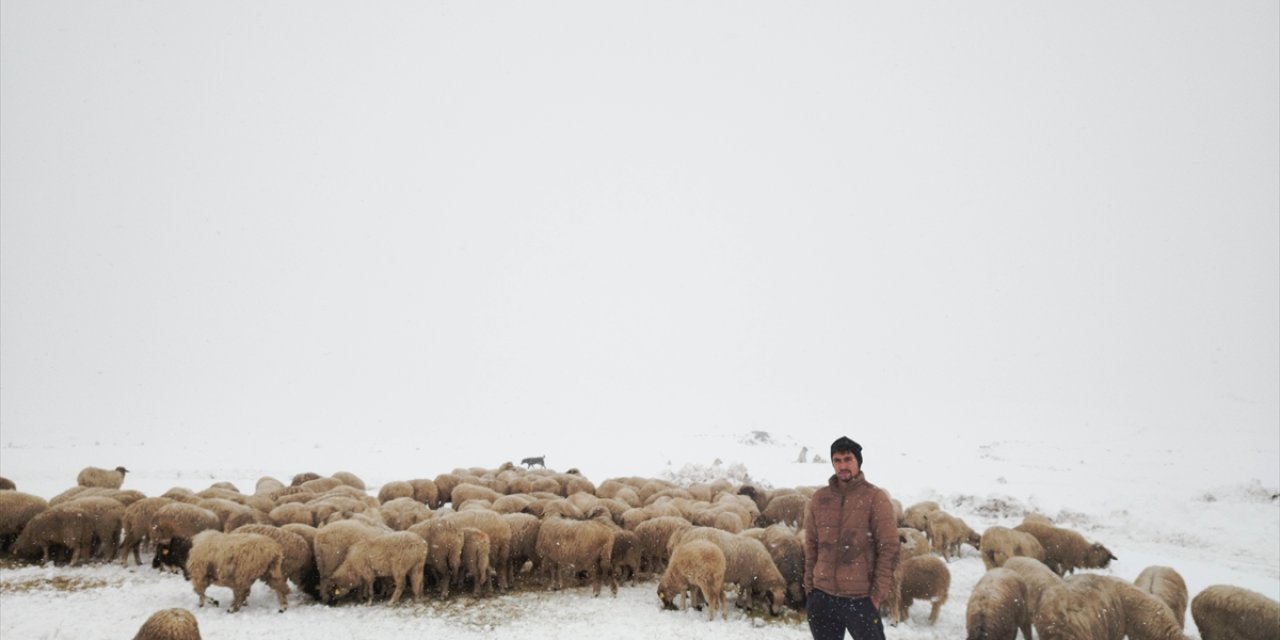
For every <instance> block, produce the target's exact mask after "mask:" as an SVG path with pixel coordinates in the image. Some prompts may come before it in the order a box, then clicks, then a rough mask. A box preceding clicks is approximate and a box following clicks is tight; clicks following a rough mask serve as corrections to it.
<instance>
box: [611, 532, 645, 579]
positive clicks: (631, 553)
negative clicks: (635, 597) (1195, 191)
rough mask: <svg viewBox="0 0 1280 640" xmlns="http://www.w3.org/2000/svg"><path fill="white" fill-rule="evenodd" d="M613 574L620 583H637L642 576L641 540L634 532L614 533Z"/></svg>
mask: <svg viewBox="0 0 1280 640" xmlns="http://www.w3.org/2000/svg"><path fill="white" fill-rule="evenodd" d="M612 560H613V574H614V576H615V578H616V579H617V580H618V582H624V581H626V580H630V581H631V584H633V585H634V584H635V583H636V577H637V576H638V575H639V574H640V538H639V536H637V535H636V533H635V532H634V531H627V530H625V529H618V530H617V531H614V532H613V554H612Z"/></svg>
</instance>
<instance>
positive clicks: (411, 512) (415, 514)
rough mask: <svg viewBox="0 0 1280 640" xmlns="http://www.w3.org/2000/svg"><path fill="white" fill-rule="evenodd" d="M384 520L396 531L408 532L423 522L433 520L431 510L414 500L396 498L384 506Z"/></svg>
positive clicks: (382, 509)
mask: <svg viewBox="0 0 1280 640" xmlns="http://www.w3.org/2000/svg"><path fill="white" fill-rule="evenodd" d="M381 512H382V520H383V522H386V523H387V526H388V527H391V528H392V529H395V530H396V531H408V530H409V527H412V526H413V525H415V524H418V523H419V522H422V521H423V520H430V519H431V517H432V516H431V508H430V507H428V506H427V505H425V504H422V503H421V502H418V501H417V500H414V499H413V498H396V499H394V500H392V501H390V502H386V503H384V504H383V505H382V508H381Z"/></svg>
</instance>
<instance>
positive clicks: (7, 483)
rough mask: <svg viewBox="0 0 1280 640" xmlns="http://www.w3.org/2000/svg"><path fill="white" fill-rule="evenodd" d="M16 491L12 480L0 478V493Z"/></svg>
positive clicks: (16, 487)
mask: <svg viewBox="0 0 1280 640" xmlns="http://www.w3.org/2000/svg"><path fill="white" fill-rule="evenodd" d="M17 489H18V485H16V484H14V483H13V481H12V480H10V479H8V478H6V477H4V476H0V491H17Z"/></svg>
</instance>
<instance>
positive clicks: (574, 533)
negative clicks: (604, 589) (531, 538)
mask: <svg viewBox="0 0 1280 640" xmlns="http://www.w3.org/2000/svg"><path fill="white" fill-rule="evenodd" d="M592 515H593V516H594V517H593V518H592V519H591V520H573V519H570V518H565V517H561V516H552V517H549V518H546V519H545V520H543V521H542V527H541V528H540V529H539V530H538V543H537V552H538V562H539V564H540V565H541V566H542V568H543V570H544V571H549V572H551V580H550V586H551V588H552V589H561V588H563V586H564V585H563V582H564V573H565V572H566V571H569V572H572V574H574V575H576V574H577V573H578V572H579V571H585V572H586V573H587V575H588V578H589V579H590V580H591V587H592V595H593V596H598V595H600V583H601V579H602V578H606V577H607V578H608V580H609V588H610V592H611V593H612V594H613V595H615V596H616V595H617V593H618V581H617V579H616V578H615V577H614V575H613V541H614V532H615V530H616V525H614V524H613V519H612V518H611V517H610V515H609V511H608V510H607V509H603V508H601V509H599V510H597V512H595V513H593V514H592Z"/></svg>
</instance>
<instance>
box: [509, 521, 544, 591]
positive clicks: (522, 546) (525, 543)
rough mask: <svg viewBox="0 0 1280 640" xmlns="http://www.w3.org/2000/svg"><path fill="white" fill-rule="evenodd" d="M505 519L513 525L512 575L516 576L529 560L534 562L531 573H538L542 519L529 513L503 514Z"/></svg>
mask: <svg viewBox="0 0 1280 640" xmlns="http://www.w3.org/2000/svg"><path fill="white" fill-rule="evenodd" d="M502 519H503V520H506V521H507V524H508V525H510V526H511V554H510V555H511V559H510V560H511V575H512V577H513V578H514V577H515V576H516V575H517V574H519V573H520V572H521V571H522V570H523V569H524V565H525V563H527V562H532V563H534V566H533V568H532V571H531V573H533V574H535V575H536V574H537V573H538V567H537V557H538V531H539V530H540V529H541V528H542V521H541V520H539V519H538V518H536V517H534V516H532V515H530V514H527V513H507V514H503V516H502Z"/></svg>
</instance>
